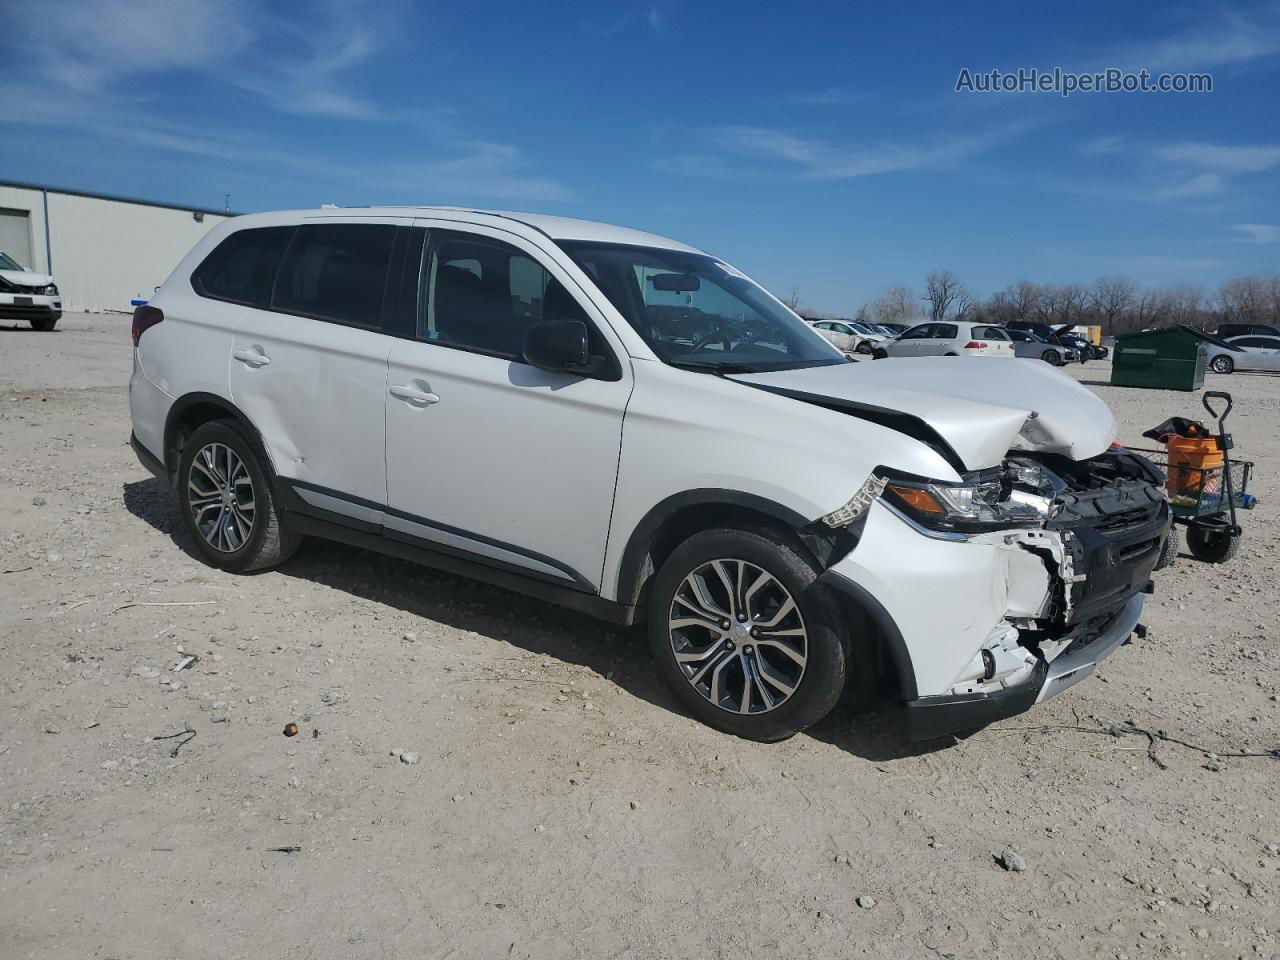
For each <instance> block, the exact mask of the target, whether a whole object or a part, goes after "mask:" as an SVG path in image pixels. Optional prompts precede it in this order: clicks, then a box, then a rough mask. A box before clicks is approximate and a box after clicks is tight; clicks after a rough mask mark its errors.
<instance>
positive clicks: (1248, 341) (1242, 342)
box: [1232, 337, 1266, 347]
mask: <svg viewBox="0 0 1280 960" xmlns="http://www.w3.org/2000/svg"><path fill="white" fill-rule="evenodd" d="M1265 343H1266V341H1264V340H1263V339H1262V338H1261V337H1241V338H1240V339H1239V340H1235V341H1233V342H1232V345H1233V346H1237V347H1261V346H1264V345H1265Z"/></svg>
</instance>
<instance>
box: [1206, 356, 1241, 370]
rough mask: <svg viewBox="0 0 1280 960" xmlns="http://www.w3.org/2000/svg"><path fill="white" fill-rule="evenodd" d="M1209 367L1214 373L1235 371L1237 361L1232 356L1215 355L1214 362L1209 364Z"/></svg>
mask: <svg viewBox="0 0 1280 960" xmlns="http://www.w3.org/2000/svg"><path fill="white" fill-rule="evenodd" d="M1209 367H1210V369H1212V370H1213V372H1214V373H1233V372H1235V369H1236V362H1235V361H1234V360H1232V359H1231V358H1230V357H1214V358H1213V363H1211V364H1209Z"/></svg>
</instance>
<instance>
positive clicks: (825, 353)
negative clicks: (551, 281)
mask: <svg viewBox="0 0 1280 960" xmlns="http://www.w3.org/2000/svg"><path fill="white" fill-rule="evenodd" d="M560 246H561V247H562V248H563V249H564V250H565V252H566V253H568V254H569V256H571V257H572V258H573V260H574V262H575V263H577V264H578V266H580V267H581V268H582V269H583V270H584V271H586V273H587V274H588V275H589V276H590V277H591V278H592V279H593V280H594V281H595V283H596V285H597V286H598V287H599V288H600V290H601V291H602V292H603V293H604V295H605V296H606V297H608V298H609V302H610V303H612V304H613V305H614V307H616V308H617V310H618V312H619V313H620V314H622V316H623V317H624V318H625V319H626V321H627V323H629V324H631V326H632V327H633V328H634V329H635V330H636V332H637V333H639V334H640V336H641V337H643V338H644V341H645V343H647V344H648V345H649V347H650V348H651V349H652V350H653V352H654V353H656V354H657V355H658V357H659V358H660V359H662V360H663V361H664V362H666V363H669V364H671V365H672V366H677V367H689V368H691V369H706V370H710V371H714V372H719V373H729V372H733V373H760V372H764V371H767V370H792V369H797V368H799V367H815V366H826V365H828V364H835V363H847V362H848V361H847V360H846V359H845V356H844V354H842V353H841V352H840V351H839V350H837V349H836V348H835V347H833V346H832V345H831V344H830V343H828V342H827V340H826V339H825V338H823V337H822V336H821V335H820V334H819V333H818V332H817V331H816V330H813V329H812V328H811V327H810V326H809V325H808V324H806V323H805V322H804V321H803V320H801V319H800V318H799V317H797V316H796V315H795V314H794V313H792V312H791V311H790V310H788V309H787V308H786V307H784V306H782V305H781V304H780V303H778V302H777V301H776V300H774V299H773V297H771V296H770V295H769V294H767V293H766V292H765V291H764V289H763V288H761V287H760V286H758V285H757V284H756V283H755V282H754V281H752V280H750V279H748V278H747V277H746V276H745V275H743V274H741V273H739V272H738V271H737V270H735V269H734V268H733V267H731V266H729V265H728V264H727V263H724V262H722V261H720V260H717V259H716V258H715V257H711V256H707V255H706V254H702V253H684V252H681V251H678V250H663V249H661V248H654V247H632V246H612V245H608V244H599V243H575V242H569V241H566V242H562V243H561V244H560Z"/></svg>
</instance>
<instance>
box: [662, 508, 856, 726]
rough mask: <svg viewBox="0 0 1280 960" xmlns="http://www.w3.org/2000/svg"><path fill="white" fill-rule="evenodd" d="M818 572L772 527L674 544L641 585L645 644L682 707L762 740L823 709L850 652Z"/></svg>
mask: <svg viewBox="0 0 1280 960" xmlns="http://www.w3.org/2000/svg"><path fill="white" fill-rule="evenodd" d="M817 576H818V572H817V571H816V570H815V569H814V568H813V566H812V564H811V563H810V562H809V561H808V560H807V559H806V558H805V557H804V555H803V554H802V552H801V550H800V548H799V547H798V546H796V545H794V544H793V543H792V542H791V541H790V539H789V538H787V537H785V536H782V535H779V534H775V533H772V532H748V531H746V530H732V529H719V530H706V531H703V532H702V533H697V534H694V535H693V536H692V537H690V538H689V539H688V540H686V541H685V542H684V543H682V544H681V545H680V546H679V547H677V548H676V549H675V551H674V552H673V553H672V554H671V556H670V557H668V558H667V560H666V562H665V563H664V564H663V565H662V569H661V570H660V571H659V572H658V575H657V576H656V577H655V578H654V581H653V584H652V586H651V589H650V591H649V608H648V632H649V649H650V652H652V654H653V657H654V661H655V663H656V664H657V669H658V674H659V675H660V676H661V677H662V679H663V681H664V682H665V683H666V684H667V686H668V688H669V689H670V690H671V692H672V693H673V694H674V695H675V697H676V699H677V700H679V701H680V703H681V704H682V705H683V706H684V708H685V709H686V710H688V712H689V713H691V714H692V715H693V716H694V717H696V718H697V719H698V720H700V721H702V722H703V723H705V724H707V725H708V726H711V727H714V728H716V729H717V730H723V731H724V732H726V733H732V734H735V735H736V736H739V737H745V738H746V739H748V740H759V741H762V742H766V743H767V742H773V741H776V740H784V739H786V738H787V737H790V736H793V735H794V734H796V733H798V732H799V731H801V730H803V729H804V728H805V727H808V726H810V725H811V724H813V723H816V722H817V721H819V720H821V719H822V718H823V717H824V716H826V715H827V714H828V713H829V712H830V711H831V709H832V707H834V706H835V705H836V701H838V700H839V699H840V695H841V693H842V692H843V691H844V688H845V682H846V672H847V669H848V667H847V661H848V650H847V646H846V638H845V634H844V630H843V628H842V626H841V621H840V617H839V613H838V608H837V606H836V603H835V600H834V598H833V597H832V596H831V594H830V593H829V592H828V591H827V590H826V588H825V587H822V586H821V585H820V584H818V582H817ZM730 587H732V588H733V591H734V592H733V593H731V592H730ZM780 611H782V613H781V615H780ZM725 624H728V625H729V626H728V627H726V626H724V625H725ZM788 691H790V692H788ZM744 705H745V708H746V709H745V710H744V709H743V706H744Z"/></svg>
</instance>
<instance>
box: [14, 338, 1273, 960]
mask: <svg viewBox="0 0 1280 960" xmlns="http://www.w3.org/2000/svg"><path fill="white" fill-rule="evenodd" d="M128 325H129V321H128V319H127V318H125V317H109V316H107V317H104V316H84V315H68V316H67V317H65V318H64V320H63V321H62V323H61V324H60V325H59V327H58V329H57V332H56V333H53V334H37V333H33V332H31V331H29V330H27V329H26V328H25V325H23V326H20V327H19V328H17V329H15V330H13V331H9V330H6V329H3V327H2V326H0V448H2V449H3V451H4V456H3V458H0V570H3V573H0V655H2V656H3V660H4V664H5V668H4V670H3V672H2V673H0V957H3V958H5V960H8V958H19V957H23V958H25V957H39V958H50V957H76V958H80V957H97V958H121V960H126V958H150V957H193V956H218V957H222V958H241V957H243V958H255V960H256V958H262V957H272V958H310V957H317V958H335V957H395V956H414V957H590V958H601V957H612V956H622V955H627V956H635V957H686V956H701V957H734V958H735V960H739V958H742V957H799V956H812V957H848V956H874V957H892V958H935V957H937V958H946V957H951V958H970V957H972V958H977V957H988V956H999V957H1024V956H1025V957H1031V956H1035V957H1062V958H1076V957H1144V956H1152V957H1163V956H1189V957H1254V956H1263V957H1268V956H1273V955H1277V954H1280V945H1278V943H1277V937H1278V936H1280V847H1278V846H1277V844H1280V816H1278V814H1280V805H1278V802H1277V799H1276V797H1277V789H1276V784H1277V782H1278V781H1277V774H1280V763H1277V761H1276V760H1274V759H1268V758H1230V757H1227V756H1226V754H1228V753H1231V752H1238V751H1265V750H1267V749H1273V748H1276V747H1278V746H1280V704H1277V693H1278V692H1280V669H1278V668H1277V639H1278V637H1280V634H1278V633H1277V628H1276V623H1275V611H1276V605H1275V601H1274V599H1273V593H1272V590H1273V589H1274V584H1275V569H1276V561H1277V558H1278V557H1280V525H1277V523H1276V520H1275V515H1274V510H1273V508H1272V504H1274V503H1275V502H1277V501H1276V497H1275V494H1276V484H1277V479H1276V478H1277V473H1278V472H1280V437H1278V436H1277V433H1278V431H1277V426H1278V425H1280V378H1278V377H1272V376H1265V375H1252V376H1251V375H1243V374H1237V375H1234V376H1231V377H1211V383H1210V386H1214V387H1220V388H1227V389H1230V390H1232V391H1233V392H1234V393H1235V395H1236V399H1237V404H1238V406H1237V411H1236V413H1235V414H1234V415H1233V422H1232V425H1233V427H1234V432H1235V436H1236V441H1237V446H1238V450H1239V452H1240V453H1241V454H1244V455H1247V456H1249V457H1251V458H1252V459H1254V460H1255V461H1256V462H1257V464H1258V478H1257V482H1256V492H1257V493H1258V495H1259V497H1260V499H1261V501H1262V502H1261V506H1260V507H1259V509H1258V510H1256V511H1254V512H1253V513H1252V514H1249V515H1247V516H1246V520H1245V524H1246V528H1247V541H1246V543H1245V548H1244V550H1242V552H1241V554H1240V555H1239V556H1238V557H1237V558H1236V559H1235V560H1234V561H1232V562H1230V563H1228V564H1226V565H1224V566H1221V567H1208V566H1205V565H1203V564H1199V563H1197V562H1195V561H1193V560H1191V559H1189V558H1188V557H1185V556H1184V557H1183V558H1182V559H1181V560H1180V561H1179V562H1178V564H1177V565H1176V566H1175V567H1174V568H1172V569H1171V570H1169V571H1165V572H1164V573H1163V574H1161V575H1160V576H1159V578H1158V582H1157V593H1156V595H1155V596H1154V597H1153V598H1151V601H1150V603H1149V605H1148V608H1147V610H1148V612H1147V614H1146V616H1145V620H1146V622H1147V623H1148V624H1149V626H1150V634H1149V635H1148V637H1147V638H1146V640H1144V641H1139V642H1136V643H1134V644H1132V645H1130V646H1128V647H1125V648H1122V649H1121V650H1120V651H1118V652H1117V653H1116V654H1115V655H1114V656H1113V657H1112V658H1111V659H1110V660H1108V661H1107V662H1106V663H1105V664H1104V666H1103V667H1102V669H1101V670H1100V671H1099V673H1098V674H1097V675H1096V676H1094V677H1093V678H1091V679H1089V680H1088V681H1086V682H1084V683H1082V684H1080V685H1078V686H1077V687H1075V688H1073V689H1072V690H1071V691H1070V692H1069V693H1067V694H1066V695H1064V696H1062V697H1060V698H1058V699H1056V700H1054V701H1053V702H1052V703H1050V704H1048V705H1046V706H1044V707H1042V708H1040V709H1038V710H1036V711H1034V712H1033V713H1031V714H1028V715H1025V716H1021V717H1016V718H1013V719H1010V720H1007V721H1004V722H1002V723H999V724H997V725H995V726H993V727H990V728H988V729H986V730H984V731H981V732H979V733H977V734H975V735H972V736H970V737H968V738H966V739H963V740H959V741H954V740H951V741H946V742H938V743H932V744H927V745H913V744H911V743H909V742H907V741H906V740H905V739H904V738H903V736H902V733H901V728H900V722H901V718H900V717H899V716H898V715H897V714H896V713H893V712H890V713H885V714H880V715H876V716H856V715H851V714H849V713H848V712H842V713H840V714H839V715H837V716H834V717H832V718H830V719H828V720H827V721H825V722H824V723H823V724H822V725H820V726H819V727H818V728H817V729H814V730H812V731H810V732H809V733H807V734H803V735H801V736H798V737H795V738H794V739H792V740H790V741H788V742H785V743H781V744H777V745H773V746H762V745H759V744H754V743H748V742H745V741H740V740H735V739H732V738H729V737H725V736H722V735H720V734H717V733H715V732H713V731H711V730H709V729H707V728H705V727H702V726H699V725H698V724H696V723H693V722H692V721H690V720H689V719H688V718H686V717H684V716H682V715H681V714H680V713H679V712H678V710H677V709H676V707H675V706H674V704H673V702H672V701H671V700H670V698H669V697H668V696H667V695H666V694H665V693H664V692H663V690H662V689H660V688H659V687H658V685H657V684H656V682H655V680H654V678H653V676H652V671H651V669H650V666H649V663H648V657H647V653H646V652H645V650H644V647H643V644H642V642H641V640H640V639H639V638H638V637H637V636H635V635H634V634H632V633H623V632H619V631H616V630H613V629H611V628H609V627H607V626H603V625H601V624H599V623H596V622H594V621H591V620H588V619H586V618H583V617H580V616H577V615H575V614H572V613H568V612H565V611H562V610H560V609H557V608H555V607H552V606H548V605H546V604H542V603H539V602H536V601H533V600H529V599H525V598H522V597H519V596H516V595H514V594H510V593H505V592H503V591H500V590H497V589H494V588H489V587H485V586H481V585H477V584H473V583H470V582H467V581H464V580H460V579H457V578H454V577H451V576H446V575H442V574H438V573H435V572H433V571H431V570H426V569H423V568H419V567H415V566H412V565H410V564H407V563H402V562H399V561H395V560H391V559H387V558H383V557H380V556H376V555H373V554H369V553H364V552H362V551H358V550H354V549H350V548H346V547H340V546H334V545H328V544H323V543H310V544H308V545H306V546H305V547H304V549H303V550H302V551H301V552H300V553H299V555H298V556H297V557H296V558H295V559H294V560H292V561H291V562H290V563H288V564H287V565H285V566H284V567H283V568H281V569H279V570H274V571H270V572H266V573H262V574H258V575H253V576H245V577H237V576H232V575H228V574H224V573H221V572H219V571H216V570H213V569H210V568H208V567H205V566H203V565H202V564H200V563H199V562H198V561H197V560H195V559H194V557H193V556H192V555H191V553H190V552H189V550H188V547H187V545H186V543H185V542H184V540H183V537H182V535H181V533H180V532H179V529H178V526H177V524H176V523H175V521H174V506H173V500H172V497H171V496H170V495H169V493H168V492H167V491H166V490H165V489H163V488H162V487H161V485H159V484H158V483H157V482H156V481H154V480H153V479H151V478H150V477H149V475H148V474H147V473H146V472H145V471H144V470H143V468H142V467H141V466H139V465H138V463H137V461H136V460H135V459H134V457H133V454H132V453H131V451H130V450H129V447H128V445H127V440H128V436H129V415H128V406H127V397H126V389H125V387H124V383H125V382H126V380H127V375H128V363H129V345H128ZM1108 372H1109V371H1108V368H1107V365H1106V364H1105V363H1099V362H1094V363H1091V364H1089V365H1087V366H1084V367H1076V368H1074V369H1073V373H1074V375H1076V376H1077V377H1079V378H1080V379H1082V380H1083V381H1084V382H1085V383H1087V384H1088V385H1089V386H1090V387H1091V388H1092V389H1094V390H1096V391H1097V392H1098V393H1099V394H1100V395H1101V396H1102V397H1104V398H1105V399H1106V400H1107V401H1108V403H1110V404H1111V406H1112V408H1113V409H1114V410H1115V411H1116V414H1117V416H1118V417H1119V419H1120V422H1121V424H1122V431H1121V436H1122V439H1125V440H1129V441H1131V442H1133V441H1137V440H1138V438H1139V434H1140V433H1141V431H1142V430H1143V429H1145V428H1147V427H1150V426H1152V425H1154V424H1156V423H1158V422H1159V421H1160V420H1162V419H1164V418H1165V417H1166V416H1168V415H1170V414H1183V415H1189V416H1197V415H1198V414H1199V413H1200V412H1201V411H1200V408H1199V400H1198V397H1197V396H1196V395H1193V394H1182V393H1164V392H1149V391H1138V390H1125V389H1116V388H1112V387H1110V386H1107V385H1106V384H1105V380H1106V379H1107V376H1108ZM187 654H192V655H195V656H197V657H198V658H199V660H198V661H197V662H196V663H195V665H194V666H192V667H191V668H190V669H187V670H183V671H182V672H179V673H175V672H173V667H174V665H175V664H177V663H178V662H179V661H180V660H181V659H182V658H183V657H184V655H187ZM1124 721H1132V722H1133V723H1134V724H1136V725H1138V726H1140V727H1144V728H1147V729H1150V730H1163V731H1167V733H1168V734H1169V735H1170V736H1171V737H1177V738H1180V739H1182V740H1185V741H1188V742H1189V743H1193V744H1197V745H1201V746H1203V747H1204V748H1205V749H1207V750H1212V751H1216V752H1217V753H1218V754H1220V755H1221V757H1220V758H1214V757H1211V756H1206V755H1205V754H1203V753H1201V752H1200V751H1198V750H1196V749H1191V748H1188V747H1186V746H1182V745H1178V744H1175V743H1170V742H1158V743H1157V744H1156V745H1155V747H1154V748H1153V752H1154V759H1153V758H1151V757H1149V756H1148V741H1147V739H1146V738H1145V737H1143V736H1141V735H1131V736H1111V735H1108V734H1107V733H1106V730H1107V729H1108V728H1109V727H1111V726H1112V725H1113V724H1117V723H1121V722H1124ZM290 722H294V723H296V724H297V725H298V728H299V733H298V735H297V736H295V737H285V736H283V735H282V730H283V728H284V727H285V724H286V723H290ZM1078 728H1082V729H1078ZM182 731H190V732H189V733H185V734H183V735H182V736H178V737H174V736H173V735H174V734H178V733H181V732H182ZM158 738H167V739H158ZM395 751H406V752H407V754H405V755H403V756H402V757H401V758H398V757H397V756H396V755H394V753H395ZM415 755H416V756H415ZM406 759H407V760H416V762H415V763H406V762H403V760H406ZM1157 761H1158V762H1157ZM279 848H284V850H283V851H282V850H280V849H279ZM294 848H298V849H296V850H295V849H294ZM289 850H293V852H285V851H289ZM1006 851H1008V852H1006ZM1020 865H1021V866H1023V867H1024V868H1025V869H1022V870H1018V869H1016V868H1017V867H1018V866H1020Z"/></svg>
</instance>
